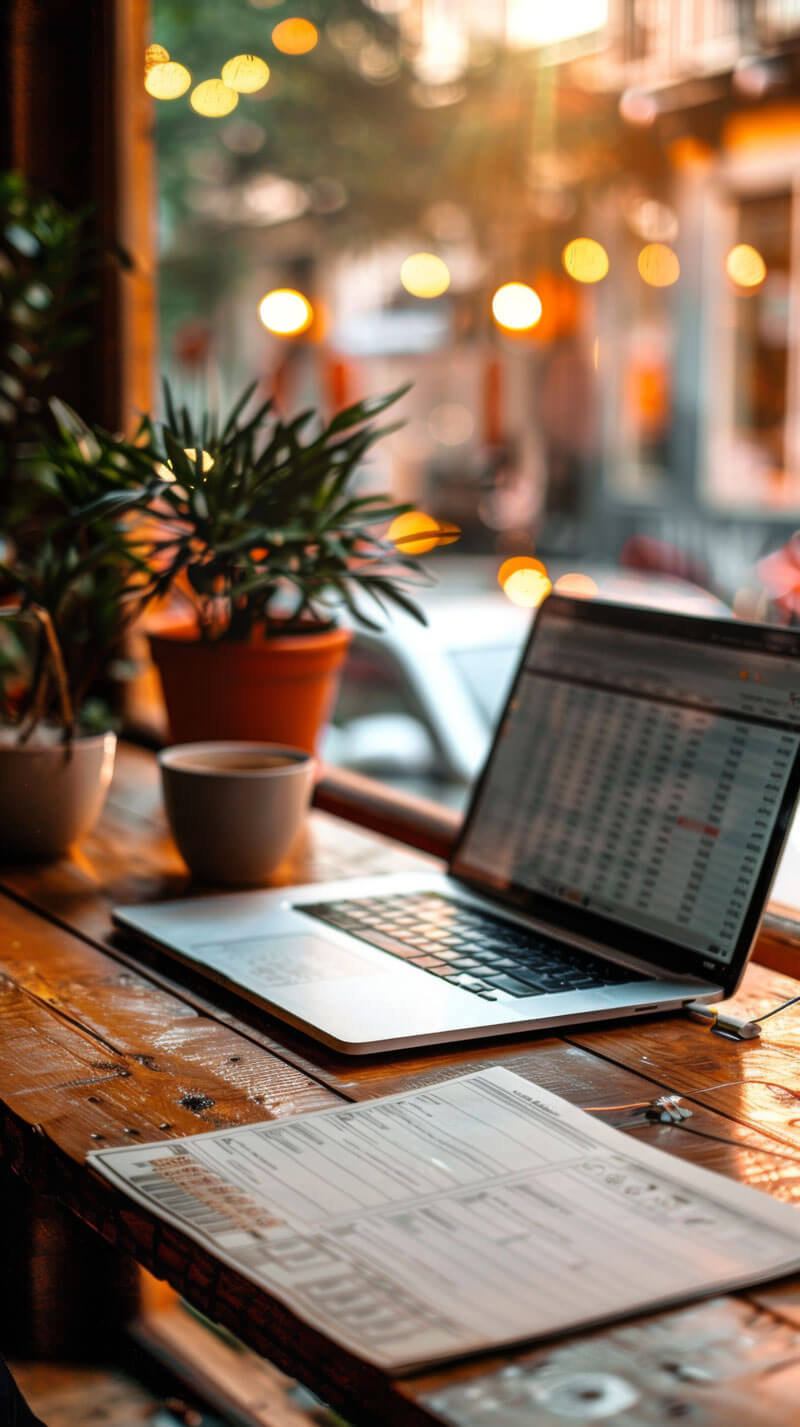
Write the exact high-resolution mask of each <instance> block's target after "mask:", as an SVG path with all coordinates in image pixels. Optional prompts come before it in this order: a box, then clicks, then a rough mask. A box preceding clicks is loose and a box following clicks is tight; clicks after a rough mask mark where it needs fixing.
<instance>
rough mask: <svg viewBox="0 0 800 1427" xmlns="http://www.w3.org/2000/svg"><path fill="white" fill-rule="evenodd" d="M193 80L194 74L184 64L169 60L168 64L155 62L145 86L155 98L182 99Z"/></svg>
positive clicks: (146, 78)
mask: <svg viewBox="0 0 800 1427" xmlns="http://www.w3.org/2000/svg"><path fill="white" fill-rule="evenodd" d="M191 82H192V76H191V74H190V73H189V71H188V69H187V68H186V66H185V65H184V64H177V63H176V61H175V60H169V62H168V63H166V64H154V65H153V66H152V67H151V68H150V69H149V70H147V72H146V74H145V77H144V87H145V89H146V90H147V92H148V94H152V96H153V98H154V99H180V97H181V95H182V94H185V93H186V91H187V89H188V88H189V85H190V84H191Z"/></svg>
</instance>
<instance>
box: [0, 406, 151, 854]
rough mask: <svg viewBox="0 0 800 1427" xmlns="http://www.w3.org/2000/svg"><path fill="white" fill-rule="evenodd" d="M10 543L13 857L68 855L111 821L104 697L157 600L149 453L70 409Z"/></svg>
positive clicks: (3, 620) (8, 523) (6, 587)
mask: <svg viewBox="0 0 800 1427" xmlns="http://www.w3.org/2000/svg"><path fill="white" fill-rule="evenodd" d="M50 410H51V413H52V428H51V429H48V427H47V425H46V424H44V422H43V423H42V425H41V427H40V430H39V438H38V441H37V442H36V443H35V444H30V445H29V446H28V447H27V449H26V452H25V454H24V456H21V457H20V458H19V461H18V475H19V479H18V481H17V487H16V492H15V497H14V501H13V504H12V506H11V508H10V509H9V510H8V511H6V512H5V514H4V518H3V524H2V532H1V533H0V854H2V855H3V856H5V857H8V856H31V855H34V856H45V857H52V856H58V855H59V854H61V853H62V852H64V851H65V850H66V848H67V847H68V846H69V845H70V843H72V842H74V841H76V840H77V839H79V838H80V837H82V836H83V835H84V834H85V833H86V832H87V831H88V830H89V829H90V827H91V826H92V824H93V823H94V821H95V819H96V818H97V816H98V815H99V813H100V810H101V808H102V804H103V801H104V798H105V794H106V792H107V789H108V785H109V782H110V780H111V774H112V771H113V765H114V751H115V744H116V739H115V735H114V733H113V731H112V729H111V722H112V720H111V715H110V712H109V709H108V707H107V706H106V705H104V703H103V701H102V699H100V698H98V696H97V694H98V689H99V688H102V685H103V682H104V681H106V682H107V681H108V679H109V676H110V675H111V674H113V672H114V669H113V661H114V659H115V657H116V656H117V655H118V653H119V648H120V640H121V638H122V635H123V632H124V630H125V628H126V626H127V624H128V623H129V622H130V621H131V620H132V619H133V618H134V617H135V616H136V614H137V613H138V612H139V611H140V609H141V607H142V604H143V602H144V600H145V599H146V596H147V592H148V590H149V580H148V575H147V571H146V570H142V568H141V565H140V562H139V559H138V555H137V553H136V543H137V537H136V531H135V529H134V528H133V527H132V526H131V525H130V518H131V512H133V511H135V509H136V507H137V506H138V505H140V504H142V503H143V502H146V501H147V500H148V499H149V498H150V496H151V494H152V491H153V489H154V488H155V487H157V485H158V484H159V483H158V481H157V479H156V478H155V476H154V474H153V463H152V459H151V458H150V456H149V454H148V453H147V452H146V451H143V450H140V449H138V448H137V447H136V446H133V445H131V444H130V443H128V442H126V441H124V440H122V439H121V438H116V437H113V436H109V435H108V434H107V433H105V432H102V431H100V430H99V429H98V428H91V427H89V426H86V425H85V424H84V423H83V422H82V421H80V420H79V418H78V417H77V416H76V415H75V413H74V412H72V411H70V410H69V408H68V407H66V406H64V405H63V404H62V403H60V402H57V401H52V402H51V403H50Z"/></svg>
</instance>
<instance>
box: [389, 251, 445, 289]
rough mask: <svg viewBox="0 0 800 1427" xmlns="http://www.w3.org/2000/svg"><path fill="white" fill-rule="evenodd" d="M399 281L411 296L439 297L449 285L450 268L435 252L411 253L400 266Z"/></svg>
mask: <svg viewBox="0 0 800 1427" xmlns="http://www.w3.org/2000/svg"><path fill="white" fill-rule="evenodd" d="M400 281H401V283H402V284H403V287H404V288H405V290H406V292H410V293H411V296H412V297H441V295H442V293H443V292H447V289H448V287H449V286H450V270H449V268H448V266H447V263H445V262H443V261H442V259H441V258H437V256H436V254H435V253H412V254H411V256H410V257H409V258H406V260H405V262H404V263H403V265H402V267H401V268H400Z"/></svg>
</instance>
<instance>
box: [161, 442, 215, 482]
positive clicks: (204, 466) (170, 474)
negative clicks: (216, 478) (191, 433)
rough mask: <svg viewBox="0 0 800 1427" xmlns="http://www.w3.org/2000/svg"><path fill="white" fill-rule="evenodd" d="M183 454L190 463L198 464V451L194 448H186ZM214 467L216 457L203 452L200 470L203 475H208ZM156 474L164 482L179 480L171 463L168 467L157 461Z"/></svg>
mask: <svg viewBox="0 0 800 1427" xmlns="http://www.w3.org/2000/svg"><path fill="white" fill-rule="evenodd" d="M183 454H184V456H186V458H187V459H188V460H189V461H192V462H194V463H195V464H196V463H197V451H196V449H195V447H194V446H187V447H185V448H184V452H183ZM213 467H214V457H213V456H212V455H211V452H210V451H203V452H202V459H201V462H200V470H201V471H202V473H203V475H204V476H205V475H207V473H208V472H209V471H210V470H212V469H213ZM155 472H156V475H157V476H159V477H160V479H161V480H162V481H170V482H172V481H176V480H177V476H176V475H175V471H174V470H173V466H172V462H171V461H167V464H166V465H164V463H163V461H156V464H155Z"/></svg>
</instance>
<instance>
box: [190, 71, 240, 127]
mask: <svg viewBox="0 0 800 1427" xmlns="http://www.w3.org/2000/svg"><path fill="white" fill-rule="evenodd" d="M189 103H190V104H191V106H192V108H193V109H194V111H195V113H196V114H202V115H203V117H204V118H206V119H221V118H222V117H223V116H224V115H225V114H230V112H231V110H232V109H235V108H236V105H237V104H238V103H239V96H238V94H237V93H236V90H235V89H231V87H230V85H228V84H225V83H224V82H223V81H222V80H221V79H204V80H203V82H202V84H198V85H197V87H196V88H195V89H193V90H192V95H191V99H190V100H189Z"/></svg>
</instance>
